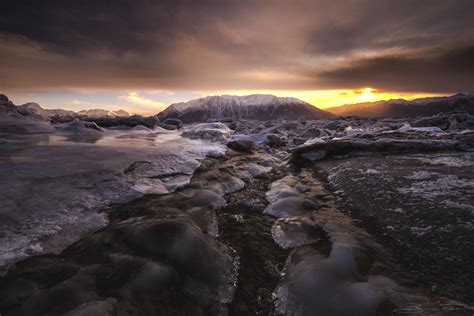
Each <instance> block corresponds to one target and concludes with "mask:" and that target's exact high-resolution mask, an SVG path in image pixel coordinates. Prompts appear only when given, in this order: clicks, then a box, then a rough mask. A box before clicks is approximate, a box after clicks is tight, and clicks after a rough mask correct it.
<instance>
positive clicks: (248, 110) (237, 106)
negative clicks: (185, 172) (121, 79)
mask: <svg viewBox="0 0 474 316" xmlns="http://www.w3.org/2000/svg"><path fill="white" fill-rule="evenodd" d="M332 116H334V115H333V114H331V113H329V112H327V111H323V110H320V109H318V108H316V107H314V106H312V105H311V104H309V103H306V102H304V101H301V100H298V99H296V98H287V97H284V98H282V97H276V96H274V95H267V94H252V95H247V96H232V95H221V96H209V97H205V98H200V99H195V100H191V101H188V102H181V103H174V104H171V105H170V106H168V107H167V108H166V109H165V110H164V111H162V112H160V113H159V114H158V118H159V119H160V120H164V119H167V118H178V119H180V120H182V121H183V122H184V123H191V122H207V121H209V120H219V119H232V120H239V119H248V120H262V121H266V120H272V119H280V118H282V119H298V118H300V117H305V118H306V119H322V118H328V117H332Z"/></svg>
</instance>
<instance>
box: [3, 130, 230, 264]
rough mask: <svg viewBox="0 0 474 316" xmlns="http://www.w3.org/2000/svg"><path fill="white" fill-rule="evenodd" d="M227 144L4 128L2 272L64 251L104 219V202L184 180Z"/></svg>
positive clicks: (126, 133) (132, 133)
mask: <svg viewBox="0 0 474 316" xmlns="http://www.w3.org/2000/svg"><path fill="white" fill-rule="evenodd" d="M92 134H93V135H92ZM91 136H93V137H91ZM224 150H225V148H224V146H223V145H219V144H215V143H211V142H209V141H204V140H191V139H188V138H182V137H181V136H180V135H179V134H178V133H176V132H173V133H166V134H162V133H160V134H157V133H153V132H151V133H150V131H147V133H144V132H143V131H139V130H106V131H103V132H98V131H90V130H84V131H82V130H78V131H64V130H63V131H58V130H57V131H56V133H54V134H41V135H38V134H36V135H3V136H1V137H0V175H1V176H0V272H2V268H5V267H6V266H8V265H9V264H11V263H13V262H15V261H18V260H19V259H21V258H25V257H27V256H30V255H34V254H40V253H45V252H59V251H61V250H62V249H63V248H64V247H65V246H67V245H68V244H70V243H72V242H74V241H76V240H77V239H79V238H80V237H81V236H84V235H85V234H88V233H91V232H92V231H94V230H97V229H99V228H101V227H103V226H104V225H106V223H107V219H106V216H105V215H104V213H100V212H99V210H101V209H102V208H103V207H104V206H105V205H106V204H108V203H122V202H126V201H130V200H132V199H134V198H137V197H139V196H141V195H143V194H146V193H158V194H163V193H168V192H170V191H173V190H175V189H177V188H178V187H180V186H182V185H185V184H186V183H188V182H189V180H190V178H191V175H192V174H193V172H194V171H195V170H196V168H197V167H198V166H199V159H201V158H203V157H205V156H206V155H212V156H218V155H222V154H223V153H224Z"/></svg>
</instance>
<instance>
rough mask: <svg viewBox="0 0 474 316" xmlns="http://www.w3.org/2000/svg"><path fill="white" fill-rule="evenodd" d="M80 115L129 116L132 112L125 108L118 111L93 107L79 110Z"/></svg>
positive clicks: (92, 116)
mask: <svg viewBox="0 0 474 316" xmlns="http://www.w3.org/2000/svg"><path fill="white" fill-rule="evenodd" d="M77 115H79V116H86V117H91V118H94V117H128V116H130V114H129V113H128V112H127V111H124V110H118V111H109V110H103V109H91V110H82V111H79V112H77Z"/></svg>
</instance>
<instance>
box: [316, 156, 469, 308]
mask: <svg viewBox="0 0 474 316" xmlns="http://www.w3.org/2000/svg"><path fill="white" fill-rule="evenodd" d="M473 166H474V154H473V153H472V152H465V153H456V152H444V153H436V154H410V155H403V156H400V155H398V156H365V157H356V158H351V159H342V160H335V161H324V162H320V163H318V167H319V168H321V169H322V170H323V173H324V174H326V175H327V181H328V186H329V187H330V188H331V190H333V191H335V192H336V194H337V196H338V198H339V200H340V201H341V202H343V203H344V204H345V210H346V211H348V212H350V213H351V214H352V215H353V216H355V217H356V218H358V219H360V221H359V222H358V223H359V225H360V226H363V227H366V228H367V229H368V230H369V232H371V233H373V234H374V235H375V236H376V237H377V238H378V239H379V240H380V241H381V242H383V243H384V244H385V245H388V246H389V247H390V248H392V249H393V250H394V251H395V252H397V253H398V255H399V257H400V258H401V259H402V260H403V261H404V264H405V265H406V267H407V268H409V269H411V270H413V271H416V274H415V282H419V283H422V284H426V285H427V286H428V287H431V290H432V291H433V292H438V293H443V294H445V295H450V296H452V297H457V298H465V299H468V300H472V298H473V297H474V292H473V289H474V284H473V283H472V282H473V280H474V275H473V272H472V269H471V268H470V266H471V264H470V262H471V261H472V258H473V257H474V244H473V242H474V208H473V205H474V173H473V170H474V168H473ZM459 289H463V290H462V291H459Z"/></svg>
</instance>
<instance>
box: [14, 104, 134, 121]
mask: <svg viewBox="0 0 474 316" xmlns="http://www.w3.org/2000/svg"><path fill="white" fill-rule="evenodd" d="M18 107H19V108H22V109H25V110H28V111H30V112H32V113H34V114H38V115H40V116H41V117H43V118H52V117H56V118H63V117H69V118H76V117H77V118H101V117H129V116H130V114H129V113H128V112H127V111H124V110H118V111H109V110H103V109H91V110H82V111H79V112H74V111H71V110H64V109H45V108H43V107H42V106H41V105H39V104H38V103H34V102H29V103H25V104H23V105H19V106H18Z"/></svg>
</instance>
